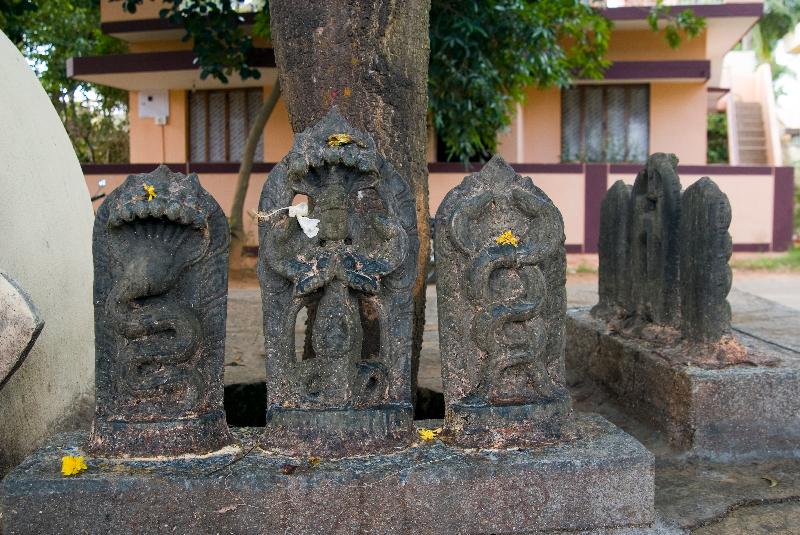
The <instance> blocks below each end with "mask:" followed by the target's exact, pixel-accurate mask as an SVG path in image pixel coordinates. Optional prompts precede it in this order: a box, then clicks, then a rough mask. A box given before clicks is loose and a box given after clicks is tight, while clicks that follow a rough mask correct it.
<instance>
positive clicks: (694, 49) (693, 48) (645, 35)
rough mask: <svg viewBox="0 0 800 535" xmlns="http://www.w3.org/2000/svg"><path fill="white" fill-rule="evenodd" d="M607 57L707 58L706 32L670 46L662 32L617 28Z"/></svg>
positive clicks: (625, 59) (632, 59)
mask: <svg viewBox="0 0 800 535" xmlns="http://www.w3.org/2000/svg"><path fill="white" fill-rule="evenodd" d="M606 57H607V58H608V59H610V60H612V61H643V60H653V61H662V60H678V59H706V33H705V32H703V33H701V34H700V35H698V36H697V37H695V38H694V39H684V40H683V41H682V42H681V44H680V46H678V47H677V48H670V47H669V45H668V44H667V41H666V39H665V38H664V34H663V33H661V32H658V33H656V32H653V31H651V30H650V29H639V30H617V31H614V32H613V33H612V34H611V39H610V40H609V43H608V54H607V56H606Z"/></svg>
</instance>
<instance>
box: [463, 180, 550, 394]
mask: <svg viewBox="0 0 800 535" xmlns="http://www.w3.org/2000/svg"><path fill="white" fill-rule="evenodd" d="M487 214H498V215H500V216H501V217H500V218H499V219H500V221H497V222H492V223H489V224H487V223H486V220H487V219H488V218H487ZM547 215H552V213H551V210H550V205H548V204H547V203H545V202H543V201H542V199H540V198H537V197H536V196H535V195H533V194H532V193H530V192H528V191H525V190H523V189H521V188H518V187H512V188H510V189H508V190H507V191H503V192H497V191H489V192H486V193H482V194H480V195H478V196H476V197H473V198H467V199H464V200H462V201H461V202H460V203H458V204H457V205H456V207H455V209H454V211H453V213H452V215H451V216H450V225H449V227H450V234H449V235H450V239H451V241H452V242H453V244H454V245H455V246H456V247H457V248H458V249H459V250H460V251H461V252H462V253H464V254H465V255H467V256H468V257H469V258H470V260H469V264H468V266H469V267H468V270H467V275H468V276H467V278H466V279H465V281H464V284H463V287H464V292H465V293H466V295H468V296H469V298H470V301H471V302H472V304H473V306H474V307H475V311H476V313H475V316H474V319H473V322H472V325H471V333H470V335H469V336H470V337H471V338H472V339H474V340H475V343H476V345H477V346H478V347H479V348H480V349H482V350H483V351H485V352H486V353H487V355H488V356H489V358H488V362H486V363H485V364H484V365H483V370H482V374H481V375H482V378H481V380H480V381H479V383H478V385H479V386H478V390H479V391H482V392H480V394H478V393H477V392H476V394H477V395H479V396H480V397H484V396H485V397H486V398H487V400H488V401H489V402H490V403H493V404H519V403H524V402H526V401H531V400H534V399H537V398H539V397H548V396H550V395H551V394H552V389H553V386H554V384H553V382H552V380H551V379H550V377H549V375H548V372H547V369H546V367H545V362H544V361H543V359H542V351H543V349H544V346H545V340H544V335H545V326H544V322H543V320H542V317H541V315H542V312H543V303H544V301H545V300H546V299H547V284H546V281H545V279H544V275H543V274H542V271H541V269H540V268H539V267H538V264H539V263H540V262H542V260H544V259H545V258H547V257H548V256H550V255H551V254H552V253H553V252H555V250H556V248H557V247H558V246H559V245H560V244H559V242H558V241H557V239H547V238H546V237H544V236H541V233H540V232H539V230H538V228H537V225H539V224H540V221H539V219H540V218H541V217H543V216H547ZM505 229H508V230H511V232H512V234H513V235H515V237H517V238H516V239H517V240H518V242H517V243H516V244H513V245H512V244H502V245H501V244H497V243H495V241H494V238H495V237H496V236H499V235H500V234H501V233H502V232H503V231H504V230H505ZM487 237H488V238H489V240H487ZM487 241H488V242H489V243H488V244H487Z"/></svg>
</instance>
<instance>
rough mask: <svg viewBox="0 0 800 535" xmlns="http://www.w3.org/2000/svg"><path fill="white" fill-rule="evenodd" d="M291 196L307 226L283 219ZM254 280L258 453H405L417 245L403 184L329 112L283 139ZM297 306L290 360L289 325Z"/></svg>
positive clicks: (365, 137)
mask: <svg viewBox="0 0 800 535" xmlns="http://www.w3.org/2000/svg"><path fill="white" fill-rule="evenodd" d="M296 195H305V196H307V198H308V205H309V207H310V211H309V214H308V215H309V216H310V218H311V219H316V220H318V221H319V228H318V233H317V234H314V235H308V234H307V233H306V232H304V230H303V229H302V228H301V226H300V224H299V223H298V218H295V217H290V216H289V214H288V211H286V210H282V208H285V207H288V206H289V205H291V203H292V199H294V197H295V196H296ZM260 210H261V213H265V214H271V215H268V216H267V217H264V218H263V219H262V220H261V222H260V231H259V238H260V244H261V247H260V258H259V269H258V273H259V280H260V281H261V288H262V295H263V310H264V334H265V336H264V338H265V340H264V342H265V351H266V360H267V398H268V399H267V429H266V431H265V433H264V446H265V447H266V448H274V449H277V450H280V451H283V452H286V453H291V454H308V455H311V454H313V455H324V456H326V457H330V456H338V457H345V456H347V455H349V454H356V453H359V454H360V453H370V452H375V451H381V450H387V449H391V448H393V447H397V446H405V445H408V444H409V443H410V442H411V441H412V440H413V426H412V418H413V408H412V406H411V384H412V381H411V361H410V356H411V328H412V320H413V318H412V315H413V303H412V294H411V291H412V286H413V284H414V279H415V278H416V262H417V250H418V247H419V239H418V238H417V229H416V211H415V207H414V200H413V198H412V196H411V191H410V189H409V188H408V185H407V184H406V182H405V181H404V180H403V179H402V178H401V177H400V175H399V174H397V172H396V171H395V170H394V169H393V168H392V166H391V164H389V163H388V162H387V161H386V160H384V159H383V158H382V157H381V156H380V155H378V153H377V152H376V150H375V142H374V141H373V140H372V138H371V136H370V135H369V134H366V133H364V132H360V131H358V130H356V129H354V128H352V127H351V126H350V125H349V124H348V123H347V122H346V121H345V120H344V119H343V118H342V117H341V115H340V114H339V112H338V110H337V109H336V108H335V107H334V108H333V109H332V110H331V111H330V112H329V113H328V115H327V116H326V117H325V118H323V119H322V120H321V121H320V122H319V123H317V124H316V125H315V126H314V127H312V128H310V129H308V130H306V131H304V132H301V133H299V134H297V136H295V141H294V146H293V147H292V150H291V151H290V152H289V154H287V155H286V157H285V158H284V159H283V160H281V162H280V163H279V164H278V165H277V166H276V167H275V169H274V170H273V171H272V172H271V173H270V176H269V179H268V180H267V182H266V183H265V185H264V190H263V192H262V194H261V203H260ZM304 307H305V308H306V310H307V314H308V323H307V327H308V328H307V331H306V340H305V344H304V350H303V354H302V355H295V340H294V326H295V318H296V317H297V314H298V313H299V312H300V311H301V309H302V308H304Z"/></svg>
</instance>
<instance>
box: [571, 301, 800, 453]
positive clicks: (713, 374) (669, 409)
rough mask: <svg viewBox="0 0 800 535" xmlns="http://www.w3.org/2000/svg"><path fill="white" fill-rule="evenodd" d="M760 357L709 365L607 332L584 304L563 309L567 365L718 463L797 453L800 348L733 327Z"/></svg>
mask: <svg viewBox="0 0 800 535" xmlns="http://www.w3.org/2000/svg"><path fill="white" fill-rule="evenodd" d="M736 338H737V340H738V342H739V343H740V344H741V345H742V346H743V347H744V348H745V349H746V350H747V351H748V353H752V354H754V355H759V356H760V359H759V360H760V361H762V362H764V361H768V362H769V365H757V364H754V363H749V362H742V363H740V364H737V365H735V366H728V367H724V368H719V369H708V368H704V367H699V366H696V365H692V364H691V363H688V362H687V363H680V362H675V361H674V359H673V360H671V359H669V358H665V356H664V355H663V354H662V352H661V351H660V348H658V346H657V345H655V344H653V343H648V342H646V341H643V340H637V339H631V338H625V337H622V336H620V335H619V334H617V333H615V332H610V331H609V329H608V325H607V324H606V323H605V322H604V321H600V320H597V319H596V318H594V317H593V316H591V314H590V313H589V308H573V309H570V310H569V311H568V314H567V347H566V367H567V374H568V376H569V377H570V378H571V379H572V380H573V382H574V381H577V380H581V379H589V380H591V381H594V382H596V383H597V384H599V385H600V386H602V387H603V388H604V389H606V390H607V391H608V392H609V394H611V396H612V397H613V398H614V399H615V401H617V402H618V403H619V404H620V406H621V407H622V408H623V410H625V411H627V412H628V413H629V414H630V415H631V416H634V417H636V418H639V419H640V420H642V421H643V422H644V423H646V424H648V425H652V426H653V427H655V428H656V429H658V430H659V431H661V432H663V433H664V434H665V436H666V437H667V439H668V440H669V442H670V444H671V445H672V446H673V447H674V448H676V449H678V450H682V451H684V452H686V453H687V454H688V455H689V456H693V457H698V458H705V459H711V460H716V461H721V462H730V461H745V460H748V459H764V458H793V457H800V353H797V352H796V351H793V350H792V349H791V348H788V347H781V346H780V345H779V344H774V343H770V342H769V341H767V340H763V339H760V338H757V337H754V336H750V335H748V334H745V333H742V332H737V333H736Z"/></svg>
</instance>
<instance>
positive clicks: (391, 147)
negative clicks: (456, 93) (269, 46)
mask: <svg viewBox="0 0 800 535" xmlns="http://www.w3.org/2000/svg"><path fill="white" fill-rule="evenodd" d="M429 10H430V0H405V1H402V2H401V1H397V0H346V1H342V0H307V1H304V2H297V1H293V0H272V1H271V2H270V18H271V24H272V41H273V46H274V49H275V59H276V62H277V65H278V69H279V71H280V77H281V82H282V84H283V88H284V89H283V91H284V98H285V101H286V105H287V107H288V109H289V118H290V120H291V123H292V129H293V130H294V131H295V132H300V131H302V130H304V129H305V128H307V127H309V126H312V125H313V124H315V123H316V122H317V121H318V120H319V119H321V118H322V117H323V116H324V115H325V114H326V113H327V111H328V109H329V108H330V107H331V106H333V105H337V106H339V109H340V111H341V112H342V115H343V116H344V117H345V118H346V119H347V120H348V121H349V122H350V123H351V124H352V125H353V126H354V127H356V128H359V129H361V130H365V131H367V132H369V133H370V134H372V136H373V138H374V139H375V143H376V144H377V146H378V150H379V151H380V152H381V153H382V154H383V156H384V157H385V158H386V159H387V160H389V161H390V162H391V163H392V165H393V166H394V167H395V169H397V171H398V172H399V173H400V175H401V176H403V177H404V178H405V179H406V180H408V182H409V184H410V186H411V188H412V191H413V192H414V197H415V199H416V203H417V227H418V230H419V239H420V247H419V257H418V262H417V265H418V273H417V281H416V284H415V286H414V303H415V317H414V334H413V336H414V352H413V357H412V367H413V375H414V376H413V377H412V381H413V383H412V384H413V385H414V386H416V374H417V369H418V366H419V351H420V348H421V346H422V331H423V328H424V323H425V274H426V271H427V263H428V255H429V253H430V219H429V212H428V168H427V162H426V160H427V158H426V147H427V137H426V126H425V123H426V114H427V96H428V56H429V53H430V43H429V38H428V11H429Z"/></svg>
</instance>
